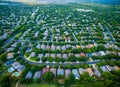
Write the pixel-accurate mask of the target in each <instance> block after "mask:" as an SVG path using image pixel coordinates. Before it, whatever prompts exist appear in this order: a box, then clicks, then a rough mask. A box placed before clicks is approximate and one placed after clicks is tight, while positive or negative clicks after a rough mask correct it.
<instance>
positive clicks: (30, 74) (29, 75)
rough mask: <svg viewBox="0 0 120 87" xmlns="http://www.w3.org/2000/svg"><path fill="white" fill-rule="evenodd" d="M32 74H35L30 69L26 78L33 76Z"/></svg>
mask: <svg viewBox="0 0 120 87" xmlns="http://www.w3.org/2000/svg"><path fill="white" fill-rule="evenodd" d="M32 75H33V73H32V72H30V71H29V72H28V73H27V75H26V76H25V78H31V77H32Z"/></svg>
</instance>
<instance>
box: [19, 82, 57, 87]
mask: <svg viewBox="0 0 120 87" xmlns="http://www.w3.org/2000/svg"><path fill="white" fill-rule="evenodd" d="M18 87H58V86H56V85H54V84H43V83H42V84H41V83H39V84H29V85H26V84H19V85H18Z"/></svg>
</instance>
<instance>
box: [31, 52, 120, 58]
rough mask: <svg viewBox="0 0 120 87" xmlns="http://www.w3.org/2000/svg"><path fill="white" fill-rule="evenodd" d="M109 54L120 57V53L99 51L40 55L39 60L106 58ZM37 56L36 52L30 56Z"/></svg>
mask: <svg viewBox="0 0 120 87" xmlns="http://www.w3.org/2000/svg"><path fill="white" fill-rule="evenodd" d="M108 54H115V55H119V56H120V52H118V53H117V52H111V51H99V52H94V53H84V52H81V53H79V54H74V53H40V54H38V57H39V58H42V57H52V58H56V57H58V58H64V59H67V58H69V57H70V56H75V57H77V58H79V57H92V56H105V55H108ZM36 55H37V54H36V53H35V52H31V54H30V56H31V57H35V56H36Z"/></svg>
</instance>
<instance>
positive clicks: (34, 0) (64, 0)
mask: <svg viewBox="0 0 120 87" xmlns="http://www.w3.org/2000/svg"><path fill="white" fill-rule="evenodd" d="M4 1H5V0H4ZM6 1H15V2H23V3H37V4H38V3H41V4H43V3H69V2H71V3H72V2H73V3H74V2H87V3H89V2H97V3H119V2H120V0H6Z"/></svg>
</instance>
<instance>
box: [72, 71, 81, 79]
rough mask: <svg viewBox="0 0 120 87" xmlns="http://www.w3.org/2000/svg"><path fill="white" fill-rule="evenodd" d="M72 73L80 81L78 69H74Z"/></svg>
mask: <svg viewBox="0 0 120 87" xmlns="http://www.w3.org/2000/svg"><path fill="white" fill-rule="evenodd" d="M72 73H73V75H74V76H75V78H76V79H79V78H80V75H79V73H78V70H77V69H72Z"/></svg>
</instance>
